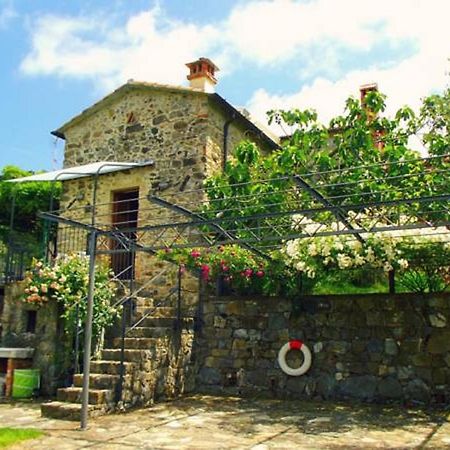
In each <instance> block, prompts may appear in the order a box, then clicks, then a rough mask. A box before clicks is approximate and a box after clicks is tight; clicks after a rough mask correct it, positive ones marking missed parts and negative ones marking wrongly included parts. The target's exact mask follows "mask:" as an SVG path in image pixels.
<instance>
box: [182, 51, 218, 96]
mask: <svg viewBox="0 0 450 450" xmlns="http://www.w3.org/2000/svg"><path fill="white" fill-rule="evenodd" d="M186 66H187V67H189V75H188V76H187V79H188V80H189V82H190V86H191V87H192V88H195V89H200V90H202V91H204V92H208V93H213V92H214V90H215V89H214V87H215V85H216V84H217V79H216V78H215V76H214V75H215V73H216V72H218V71H219V68H218V67H217V66H216V65H215V64H214V63H213V62H212V61H211V60H210V59H208V58H199V59H197V61H194V62H191V63H187V64H186Z"/></svg>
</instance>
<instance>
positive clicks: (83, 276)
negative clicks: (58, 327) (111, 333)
mask: <svg viewBox="0 0 450 450" xmlns="http://www.w3.org/2000/svg"><path fill="white" fill-rule="evenodd" d="M112 277H113V274H112V273H111V270H110V269H109V268H108V265H107V264H106V263H102V262H101V261H99V262H97V264H96V270H95V288H94V316H93V325H92V333H93V335H94V337H99V336H100V335H101V333H102V331H103V329H104V328H105V327H107V326H109V325H111V324H112V322H113V319H114V317H115V316H116V314H117V312H116V310H115V309H114V308H113V307H112V306H111V300H112V299H113V298H114V295H115V286H114V284H113V283H112V282H111V278H112ZM88 282H89V258H87V257H86V256H84V255H79V254H73V255H69V256H64V257H62V258H59V259H58V260H57V261H56V264H54V265H48V264H44V263H43V262H42V261H37V260H35V261H34V264H33V267H32V269H31V271H30V272H27V277H26V279H25V287H24V294H23V300H24V301H25V302H27V303H30V304H34V305H39V306H40V305H43V304H45V303H47V302H48V301H52V300H54V301H58V302H60V303H61V304H62V306H63V315H62V317H63V318H64V324H65V331H66V333H67V334H69V335H71V334H73V332H74V330H75V329H76V321H77V318H78V321H79V323H84V321H85V318H86V307H87V292H88Z"/></svg>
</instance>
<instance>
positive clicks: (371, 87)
mask: <svg viewBox="0 0 450 450" xmlns="http://www.w3.org/2000/svg"><path fill="white" fill-rule="evenodd" d="M377 91H378V84H377V83H369V84H363V85H362V86H360V87H359V92H360V93H361V104H362V105H364V100H365V98H366V95H367V94H368V93H369V92H377Z"/></svg>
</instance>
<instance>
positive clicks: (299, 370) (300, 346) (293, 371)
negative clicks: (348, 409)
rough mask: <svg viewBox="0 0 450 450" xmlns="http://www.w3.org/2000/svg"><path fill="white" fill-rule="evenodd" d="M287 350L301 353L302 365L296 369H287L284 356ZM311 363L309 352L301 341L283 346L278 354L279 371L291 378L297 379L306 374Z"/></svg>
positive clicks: (290, 342)
mask: <svg viewBox="0 0 450 450" xmlns="http://www.w3.org/2000/svg"><path fill="white" fill-rule="evenodd" d="M289 350H300V351H301V352H302V353H303V364H302V365H301V366H300V367H298V368H297V369H293V368H292V367H289V366H288V365H287V363H286V355H287V353H288V352H289ZM311 361H312V357H311V351H310V350H309V348H308V347H307V346H306V345H305V344H304V343H303V342H302V341H299V340H294V341H289V342H288V343H287V344H284V345H283V347H281V348H280V351H279V352H278V364H279V365H280V368H281V370H282V371H283V372H284V373H286V374H287V375H291V376H292V377H298V376H300V375H303V374H305V373H306V372H308V370H309V368H310V367H311Z"/></svg>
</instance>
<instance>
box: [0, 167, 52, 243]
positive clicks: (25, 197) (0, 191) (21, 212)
mask: <svg viewBox="0 0 450 450" xmlns="http://www.w3.org/2000/svg"><path fill="white" fill-rule="evenodd" d="M29 175H33V173H32V172H29V171H27V170H23V169H20V168H19V167H16V166H5V167H4V168H3V169H2V171H1V173H0V239H1V240H3V241H5V240H6V239H7V236H8V231H9V224H10V217H11V211H12V208H13V199H14V224H13V225H14V230H15V231H16V232H19V233H21V235H22V236H27V237H29V238H32V239H35V240H36V239H39V238H40V232H41V231H42V227H41V224H40V222H39V220H38V219H37V213H38V212H39V211H47V210H48V209H49V204H50V197H51V196H53V198H54V199H55V202H57V200H58V198H59V195H60V193H61V186H60V184H59V183H49V182H26V183H8V182H7V180H11V179H14V178H20V177H26V176H29Z"/></svg>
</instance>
